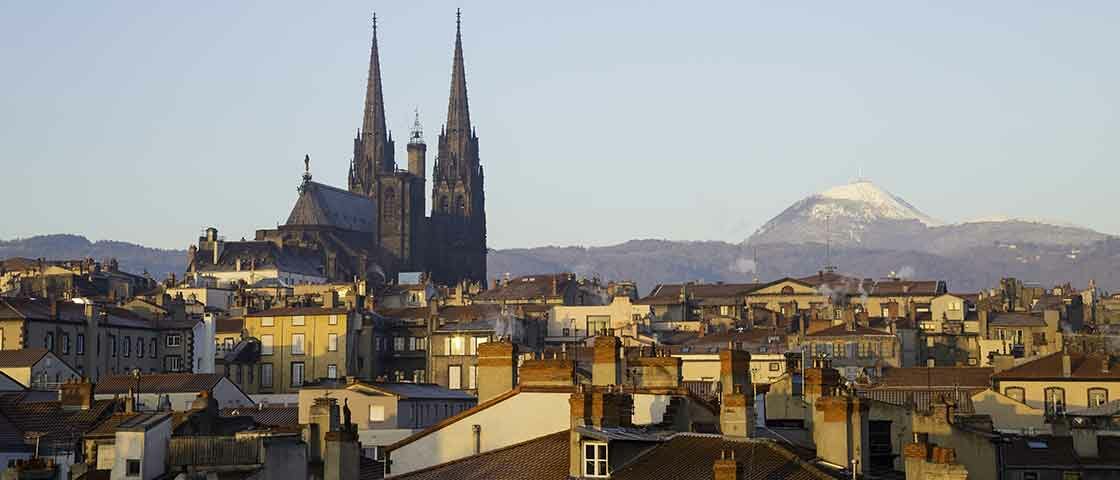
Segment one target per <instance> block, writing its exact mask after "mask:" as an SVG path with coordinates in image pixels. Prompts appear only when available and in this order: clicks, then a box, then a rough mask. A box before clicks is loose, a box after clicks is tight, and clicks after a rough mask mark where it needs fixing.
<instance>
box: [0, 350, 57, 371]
mask: <svg viewBox="0 0 1120 480" xmlns="http://www.w3.org/2000/svg"><path fill="white" fill-rule="evenodd" d="M47 353H49V352H48V351H47V349H45V348H24V349H20V350H0V368H9V367H30V366H32V365H35V364H36V363H39V360H42V359H43V357H45V356H46V355H47Z"/></svg>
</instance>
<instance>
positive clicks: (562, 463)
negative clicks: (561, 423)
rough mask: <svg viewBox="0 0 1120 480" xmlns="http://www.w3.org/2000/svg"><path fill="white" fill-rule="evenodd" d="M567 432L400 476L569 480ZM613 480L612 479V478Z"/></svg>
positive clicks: (416, 479) (438, 479)
mask: <svg viewBox="0 0 1120 480" xmlns="http://www.w3.org/2000/svg"><path fill="white" fill-rule="evenodd" d="M568 437H569V433H568V431H567V430H564V431H561V432H557V433H554V434H551V435H545V436H543V437H539V438H535V439H533V440H529V441H527V442H523V443H519V444H516V445H511V446H508V447H505V448H500V449H497V450H491V451H489V452H485V453H482V454H479V455H473V456H470V457H466V458H463V459H459V460H455V461H452V462H448V463H445V464H442V465H436V466H434V467H429V468H426V469H423V470H417V471H415V472H411V473H408V474H405V475H401V476H399V477H394V478H399V479H401V480H447V479H452V478H454V479H456V480H538V479H540V480H550V479H556V480H567V478H568ZM612 478H613V477H612Z"/></svg>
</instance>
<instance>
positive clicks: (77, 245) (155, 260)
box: [0, 234, 187, 279]
mask: <svg viewBox="0 0 1120 480" xmlns="http://www.w3.org/2000/svg"><path fill="white" fill-rule="evenodd" d="M11 257H26V258H45V259H48V260H63V259H78V258H86V257H89V258H93V259H94V260H105V259H109V258H116V259H117V262H118V263H119V264H120V268H121V270H124V271H126V272H133V273H142V272H145V271H147V272H148V273H149V274H150V275H151V276H152V277H153V278H156V279H162V278H165V277H166V276H167V274H168V273H171V272H175V274H176V275H182V273H183V269H184V268H185V265H186V262H187V252H186V251H185V250H163V249H158V248H149V247H144V246H141V245H136V244H134V243H128V242H118V241H114V240H98V241H96V242H91V241H89V239H87V238H86V237H83V236H80V235H69V234H55V235H39V236H35V237H29V238H18V239H14V240H6V241H5V240H0V259H4V258H11Z"/></svg>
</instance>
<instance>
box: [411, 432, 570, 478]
mask: <svg viewBox="0 0 1120 480" xmlns="http://www.w3.org/2000/svg"><path fill="white" fill-rule="evenodd" d="M571 431H572V429H571V428H568V429H566V430H560V431H558V432H553V433H548V434H545V435H541V436H539V437H534V438H530V439H528V440H525V441H522V442H518V443H514V444H512V445H506V446H504V447H501V448H495V449H493V450H487V451H485V452H481V453H476V454H473V455H468V456H465V457H459V458H456V459H454V460H448V461H446V462H443V463H440V464H436V465H432V466H428V467H424V468H421V469H419V470H413V471H411V472H407V473H402V474H401V476H409V475H416V474H420V473H424V472H429V471H432V470H435V469H438V468H443V467H446V466H448V465H451V464H454V463H458V462H462V461H466V460H469V459H472V458H479V457H484V456H488V455H493V454H496V453H499V452H504V451H506V450H510V449H512V448H516V447H523V446H525V445H527V444H530V443H533V442H539V441H542V440H545V439H548V438H549V437H553V436H559V435H560V434H569V433H570V432H571Z"/></svg>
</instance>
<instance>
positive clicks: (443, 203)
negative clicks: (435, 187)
mask: <svg viewBox="0 0 1120 480" xmlns="http://www.w3.org/2000/svg"><path fill="white" fill-rule="evenodd" d="M447 209H448V203H447V195H443V196H441V197H439V211H440V212H443V213H447Z"/></svg>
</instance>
